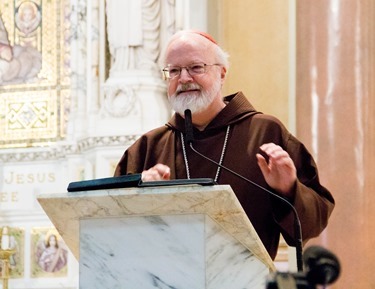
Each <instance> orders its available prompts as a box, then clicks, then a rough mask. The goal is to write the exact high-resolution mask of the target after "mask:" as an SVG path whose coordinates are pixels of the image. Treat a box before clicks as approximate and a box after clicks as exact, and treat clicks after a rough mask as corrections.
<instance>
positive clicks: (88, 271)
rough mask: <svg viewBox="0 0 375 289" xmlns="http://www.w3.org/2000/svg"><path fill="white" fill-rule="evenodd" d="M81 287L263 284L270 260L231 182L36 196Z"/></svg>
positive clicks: (216, 288) (196, 288) (256, 287)
mask: <svg viewBox="0 0 375 289" xmlns="http://www.w3.org/2000/svg"><path fill="white" fill-rule="evenodd" d="M38 201H39V203H40V204H41V206H42V207H43V209H44V211H45V212H46V213H47V215H48V217H49V218H50V219H51V221H52V223H53V224H54V225H55V227H56V229H57V230H58V231H59V233H60V234H61V236H62V238H63V239H64V241H65V243H66V244H67V245H68V247H69V248H70V250H71V251H72V253H73V254H74V255H75V257H76V258H77V260H79V271H80V275H79V284H80V289H95V288H101V289H103V288H108V289H109V288H110V289H115V288H116V289H117V288H118V289H120V288H121V289H123V288H130V289H138V288H141V289H152V288H176V289H231V288H233V289H234V288H236V289H238V288H241V289H242V288H248V289H262V288H265V283H266V277H267V275H268V274H269V273H270V272H272V271H274V270H275V267H274V264H273V262H272V260H271V258H270V257H269V255H268V253H267V251H266V250H265V248H264V246H263V244H262V242H261V241H260V239H259V237H258V235H257V234H256V232H255V230H254V228H253V227H252V225H251V223H250V221H249V219H248V218H247V216H246V214H245V213H244V211H243V209H242V207H241V205H240V203H239V201H238V200H237V198H236V196H235V194H234V193H233V190H232V189H231V187H230V186H228V185H216V186H200V185H181V186H167V187H147V188H140V187H136V188H126V189H125V188H124V189H108V190H97V191H82V192H74V193H71V192H70V193H63V194H49V195H40V196H38Z"/></svg>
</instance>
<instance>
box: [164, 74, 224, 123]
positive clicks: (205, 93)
mask: <svg viewBox="0 0 375 289" xmlns="http://www.w3.org/2000/svg"><path fill="white" fill-rule="evenodd" d="M192 89H197V90H199V91H192V92H191V93H184V94H180V95H179V92H181V91H186V90H192ZM220 89H221V81H220V79H219V80H217V81H215V83H214V85H213V86H212V87H211V88H210V89H207V90H202V88H201V86H200V85H198V84H195V83H189V84H183V85H179V86H178V87H177V90H176V92H175V93H174V94H172V95H170V96H169V97H168V99H169V102H170V104H171V106H172V108H173V110H174V111H175V112H177V113H179V114H180V115H182V116H183V115H184V112H185V110H186V109H190V111H191V113H192V114H194V113H198V112H201V111H203V110H205V109H206V108H207V107H208V106H209V105H210V104H211V103H212V102H213V100H214V99H215V97H216V96H217V94H218V93H219V91H220Z"/></svg>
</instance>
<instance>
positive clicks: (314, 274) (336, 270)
mask: <svg viewBox="0 0 375 289" xmlns="http://www.w3.org/2000/svg"><path fill="white" fill-rule="evenodd" d="M303 263H304V264H305V266H306V269H307V275H306V277H307V279H308V280H309V282H310V283H312V284H319V285H328V284H331V283H333V282H335V281H336V280H337V278H338V277H339V275H340V269H341V268H340V263H339V260H338V259H337V257H336V256H335V255H334V254H333V253H332V252H330V251H328V250H326V249H324V248H322V247H320V246H311V247H309V248H307V249H306V250H305V252H304V254H303Z"/></svg>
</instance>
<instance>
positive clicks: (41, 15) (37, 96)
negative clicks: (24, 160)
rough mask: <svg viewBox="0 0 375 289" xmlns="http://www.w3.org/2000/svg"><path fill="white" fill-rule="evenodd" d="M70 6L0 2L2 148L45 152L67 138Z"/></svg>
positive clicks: (34, 0)
mask: <svg viewBox="0 0 375 289" xmlns="http://www.w3.org/2000/svg"><path fill="white" fill-rule="evenodd" d="M67 2H68V1H64V0H56V1H48V0H3V1H1V2H0V135H1V138H0V148H2V147H6V148H8V147H30V146H41V145H45V144H46V143H51V142H53V141H57V140H59V139H62V138H63V137H64V136H65V123H66V118H67V113H68V112H67V107H68V102H69V87H70V80H69V79H70V78H69V76H68V74H69V45H68V38H69V15H66V14H64V13H68V12H67V11H69V10H68V9H66V7H67V5H68V3H67Z"/></svg>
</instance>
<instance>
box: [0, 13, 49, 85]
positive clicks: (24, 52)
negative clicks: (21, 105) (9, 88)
mask: <svg viewBox="0 0 375 289" xmlns="http://www.w3.org/2000/svg"><path fill="white" fill-rule="evenodd" d="M41 68H42V54H41V53H40V52H39V51H38V50H37V49H35V48H34V47H31V46H21V45H18V44H15V45H13V46H12V45H11V43H10V41H9V38H8V32H7V30H6V27H5V25H4V22H3V20H2V18H1V16H0V85H7V84H18V83H23V82H32V81H34V80H35V78H36V77H37V74H38V73H39V71H40V69H41Z"/></svg>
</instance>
